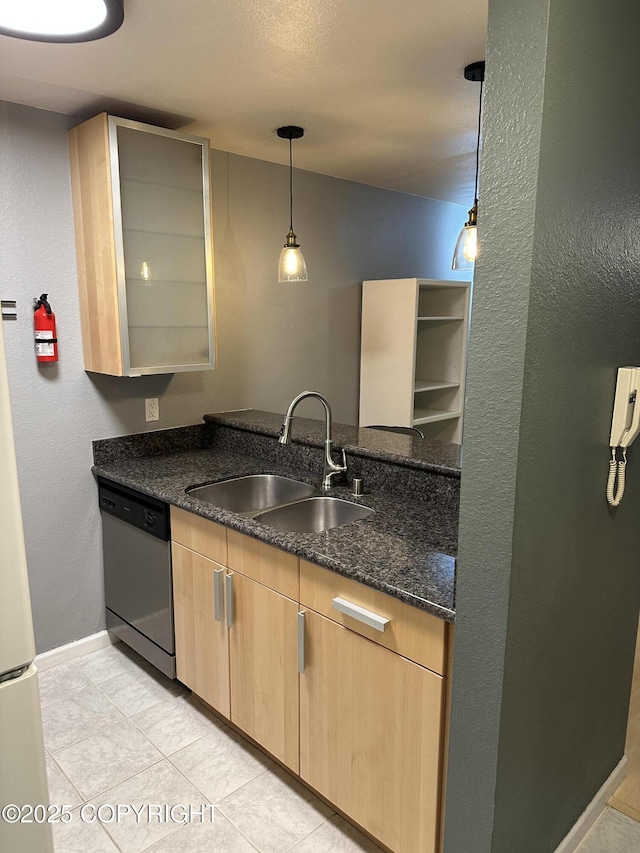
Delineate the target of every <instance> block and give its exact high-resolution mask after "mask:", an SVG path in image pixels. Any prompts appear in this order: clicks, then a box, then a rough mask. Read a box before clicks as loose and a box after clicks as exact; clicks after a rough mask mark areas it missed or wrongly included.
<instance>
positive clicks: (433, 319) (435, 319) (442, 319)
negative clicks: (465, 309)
mask: <svg viewBox="0 0 640 853" xmlns="http://www.w3.org/2000/svg"><path fill="white" fill-rule="evenodd" d="M452 320H464V317H457V316H456V317H418V322H419V323H421V322H423V321H424V322H429V323H435V322H438V321H440V322H446V323H449V322H451V321H452Z"/></svg>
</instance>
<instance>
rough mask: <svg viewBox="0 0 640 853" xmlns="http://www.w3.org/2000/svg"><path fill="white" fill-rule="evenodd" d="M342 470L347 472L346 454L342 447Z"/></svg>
mask: <svg viewBox="0 0 640 853" xmlns="http://www.w3.org/2000/svg"><path fill="white" fill-rule="evenodd" d="M342 469H343V471H346V470H347V452H346V450H345V449H344V447H343V448H342Z"/></svg>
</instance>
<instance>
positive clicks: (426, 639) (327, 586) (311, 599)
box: [300, 560, 448, 675]
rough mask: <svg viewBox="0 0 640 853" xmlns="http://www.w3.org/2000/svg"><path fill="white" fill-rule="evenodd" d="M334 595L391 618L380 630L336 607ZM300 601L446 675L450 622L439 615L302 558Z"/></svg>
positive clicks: (385, 617) (347, 602) (375, 613)
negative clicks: (426, 611) (433, 614)
mask: <svg viewBox="0 0 640 853" xmlns="http://www.w3.org/2000/svg"><path fill="white" fill-rule="evenodd" d="M334 598H340V599H342V600H343V601H344V602H346V604H347V609H348V605H349V604H354V605H356V606H357V607H360V608H364V609H365V610H366V611H369V612H370V613H372V614H374V615H376V616H379V617H382V618H383V619H388V620H389V621H388V622H387V623H386V625H385V626H384V630H383V631H380V630H377V629H376V628H373V627H370V626H369V625H367V624H365V623H364V622H362V621H360V620H359V619H357V618H355V617H353V616H349V615H346V614H345V613H343V612H342V611H341V610H338V609H336V607H335V606H334V603H333V600H334ZM300 603H301V606H302V607H303V608H304V607H308V608H309V609H310V610H315V611H316V612H317V613H321V614H322V615H324V616H327V617H328V618H329V619H332V620H333V621H334V622H338V623H339V624H340V625H344V626H345V627H346V628H350V629H351V630H352V631H355V632H357V633H358V634H361V635H362V636H363V637H367V638H368V639H369V640H373V641H374V642H375V643H378V644H379V645H381V646H386V648H388V649H391V651H394V652H396V653H397V654H400V655H402V656H403V657H406V658H408V659H409V660H412V661H415V663H419V664H421V665H422V666H426V667H427V668H428V669H430V670H432V671H433V672H436V673H438V674H440V675H445V674H446V670H447V629H448V625H447V623H446V622H445V621H444V620H443V619H438V617H437V616H432V615H431V614H430V613H425V612H424V610H419V609H418V608H417V607H412V606H411V605H410V604H405V603H404V602H402V601H399V600H398V599H396V598H393V597H392V596H390V595H386V594H385V593H383V592H379V591H378V590H376V589H372V588H371V587H368V586H364V584H361V583H358V582H357V581H353V580H350V579H349V578H345V577H342V575H339V574H336V572H332V571H330V570H329V569H323V568H321V567H320V566H316V565H315V564H314V563H308V562H306V560H300ZM365 618H366V617H365Z"/></svg>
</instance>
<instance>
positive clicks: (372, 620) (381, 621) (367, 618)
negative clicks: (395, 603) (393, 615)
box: [331, 598, 391, 631]
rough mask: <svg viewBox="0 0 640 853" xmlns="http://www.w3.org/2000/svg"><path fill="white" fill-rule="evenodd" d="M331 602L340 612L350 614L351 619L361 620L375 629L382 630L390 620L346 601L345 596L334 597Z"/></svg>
mask: <svg viewBox="0 0 640 853" xmlns="http://www.w3.org/2000/svg"><path fill="white" fill-rule="evenodd" d="M331 604H332V605H333V607H334V608H335V609H336V610H339V611H340V613H344V614H345V616H351V618H352V619H357V620H358V622H363V623H364V624H365V625H368V626H369V627H370V628H375V629H376V631H384V629H385V627H386V625H388V624H389V622H390V621H391V620H390V619H385V618H384V616H378V614H377V613H373V612H372V611H371V610H365V609H364V607H360V605H359V604H353V603H352V602H351V601H347V599H346V598H334V599H333V601H332V602H331Z"/></svg>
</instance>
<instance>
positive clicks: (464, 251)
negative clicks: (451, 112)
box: [451, 60, 485, 270]
mask: <svg viewBox="0 0 640 853" xmlns="http://www.w3.org/2000/svg"><path fill="white" fill-rule="evenodd" d="M484 65H485V64H484V60H483V61H481V62H472V63H471V65H467V67H466V68H465V69H464V77H465V80H471V81H472V82H474V83H480V106H479V109H478V140H477V142H476V184H475V190H474V193H473V207H472V208H471V210H470V211H469V221H468V222H465V224H464V227H463V228H462V231H461V232H460V236H459V237H458V242H457V243H456V248H455V251H454V253H453V263H452V264H451V269H454V270H472V269H473V267H474V264H475V261H476V255H477V254H478V170H479V166H480V122H481V120H482V84H483V83H484Z"/></svg>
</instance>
